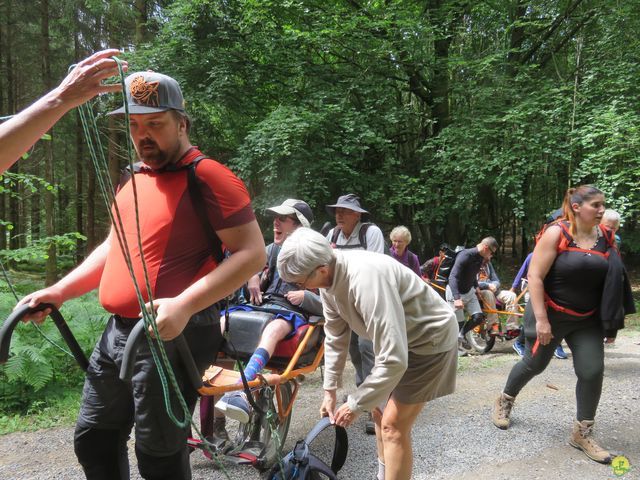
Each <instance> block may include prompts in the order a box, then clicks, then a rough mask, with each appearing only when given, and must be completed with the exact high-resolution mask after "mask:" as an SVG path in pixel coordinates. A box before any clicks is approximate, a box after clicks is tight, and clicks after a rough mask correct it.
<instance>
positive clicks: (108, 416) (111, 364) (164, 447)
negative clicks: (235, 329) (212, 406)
mask: <svg viewBox="0 0 640 480" xmlns="http://www.w3.org/2000/svg"><path fill="white" fill-rule="evenodd" d="M135 323H136V322H135V321H130V320H121V319H119V318H116V317H115V316H112V317H111V318H110V319H109V321H108V323H107V327H106V328H105V331H104V332H103V334H102V337H101V338H100V340H99V341H98V344H97V345H96V347H95V349H94V351H93V354H92V355H91V358H90V360H89V369H88V370H87V375H86V379H85V384H84V389H83V396H82V397H83V398H82V405H81V407H80V414H79V416H78V422H77V425H78V427H81V428H97V429H110V430H123V429H125V430H126V431H127V432H128V431H130V430H131V427H132V426H133V424H134V423H135V440H136V446H137V448H139V449H140V450H141V451H142V452H144V453H146V454H148V455H152V456H157V457H164V456H168V455H173V454H175V453H177V452H179V451H180V450H181V449H182V448H185V446H186V440H187V436H188V433H189V426H187V427H185V428H179V427H177V426H176V425H175V424H174V423H173V422H172V421H171V419H170V418H169V416H168V414H167V411H166V406H165V402H164V396H163V391H162V384H161V381H160V376H159V374H158V370H157V368H156V365H155V363H154V361H153V357H152V355H151V351H150V349H149V345H148V342H147V341H146V339H145V340H144V341H141V342H140V344H139V348H138V353H137V355H136V359H135V367H134V371H133V377H132V381H131V383H129V382H124V381H121V380H120V378H119V373H120V366H121V365H122V356H123V353H124V347H125V344H126V342H127V338H128V337H129V334H130V333H131V329H132V328H133V326H134V325H135ZM219 325H220V315H219V313H218V310H217V308H215V307H210V308H209V309H205V310H203V311H202V312H199V313H198V314H196V315H194V316H193V317H192V318H191V319H190V320H189V323H188V324H187V326H186V328H185V329H184V331H183V334H184V336H185V339H186V340H187V343H188V344H189V347H190V349H191V352H192V354H193V357H194V360H195V361H196V365H197V366H198V369H199V371H201V372H204V370H205V369H206V368H207V367H208V366H209V365H210V364H211V363H213V362H214V361H215V358H216V356H217V353H218V349H219V347H220V344H221V341H222V335H221V333H220V326H219ZM165 349H166V352H167V356H168V358H169V360H170V362H171V366H172V368H173V371H174V373H175V376H176V379H177V381H178V385H180V390H181V392H182V394H183V396H184V398H185V400H186V401H187V405H188V406H189V408H190V410H193V407H194V406H195V403H196V400H197V398H198V394H197V391H196V390H195V389H194V388H193V386H191V384H190V383H189V379H188V376H187V374H186V372H185V370H184V368H183V366H182V362H181V361H180V360H179V358H178V356H177V352H176V348H175V345H174V342H172V341H171V342H166V343H165ZM170 398H171V405H172V408H173V411H174V415H175V417H176V418H178V419H180V420H181V419H183V418H184V413H183V412H182V411H181V407H180V404H179V402H178V399H177V398H176V395H175V393H173V391H172V392H171V397H170Z"/></svg>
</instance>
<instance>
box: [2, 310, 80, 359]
mask: <svg viewBox="0 0 640 480" xmlns="http://www.w3.org/2000/svg"><path fill="white" fill-rule="evenodd" d="M47 308H50V309H51V313H49V315H50V316H51V318H52V319H53V323H55V325H56V327H58V330H59V331H60V335H62V338H63V339H64V341H65V343H66V344H67V346H68V347H69V349H70V350H71V354H72V355H73V358H75V360H76V362H77V363H78V365H80V368H82V370H84V371H86V370H87V368H88V367H89V360H87V357H86V355H85V354H84V351H83V350H82V348H80V345H79V344H78V341H77V340H76V338H75V337H74V336H73V334H72V333H71V330H70V329H69V325H67V322H65V320H64V317H63V316H62V314H61V313H60V312H59V311H58V309H57V308H56V307H55V306H54V305H52V304H50V303H41V304H39V305H38V306H36V307H33V308H31V307H29V305H21V306H20V307H18V308H17V309H15V310H14V311H13V312H12V313H11V315H9V317H8V318H7V319H6V320H5V322H4V324H3V325H2V328H1V329H0V364H3V363H6V361H7V360H8V359H9V346H10V344H11V335H12V334H13V330H14V329H15V328H16V325H18V323H19V322H20V320H22V319H23V318H24V317H25V316H27V315H29V314H31V313H34V312H40V311H42V310H45V309H47Z"/></svg>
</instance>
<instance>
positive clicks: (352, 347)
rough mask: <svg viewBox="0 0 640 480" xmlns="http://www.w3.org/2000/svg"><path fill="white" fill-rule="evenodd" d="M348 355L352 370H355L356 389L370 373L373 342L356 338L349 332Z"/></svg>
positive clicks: (355, 334) (372, 360) (373, 356)
mask: <svg viewBox="0 0 640 480" xmlns="http://www.w3.org/2000/svg"><path fill="white" fill-rule="evenodd" d="M349 355H350V356H351V363H352V364H353V368H355V370H356V387H359V386H360V384H361V383H362V382H364V379H365V378H367V377H368V376H369V374H370V373H371V369H372V368H373V364H374V362H375V355H374V354H373V342H372V341H371V340H367V339H366V338H362V337H360V336H358V334H357V333H356V332H351V340H350V342H349Z"/></svg>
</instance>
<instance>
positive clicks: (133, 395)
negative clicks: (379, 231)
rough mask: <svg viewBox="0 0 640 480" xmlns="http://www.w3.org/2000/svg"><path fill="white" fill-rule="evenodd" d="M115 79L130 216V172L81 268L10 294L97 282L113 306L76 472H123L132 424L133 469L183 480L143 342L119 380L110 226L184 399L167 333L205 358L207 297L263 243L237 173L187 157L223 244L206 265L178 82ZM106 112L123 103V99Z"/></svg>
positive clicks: (178, 432)
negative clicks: (122, 85)
mask: <svg viewBox="0 0 640 480" xmlns="http://www.w3.org/2000/svg"><path fill="white" fill-rule="evenodd" d="M126 89H127V102H128V106H129V112H130V126H131V129H130V134H131V139H132V141H133V144H134V147H135V150H136V153H137V154H138V157H139V159H140V160H141V162H142V163H141V164H139V168H137V169H136V171H135V174H134V175H135V184H136V188H137V198H138V212H137V213H138V215H139V220H138V221H137V220H136V211H135V210H136V209H135V208H134V200H133V188H132V184H133V182H132V181H131V180H129V181H127V182H126V183H124V184H123V185H122V186H121V188H120V189H119V191H118V193H117V195H116V199H115V204H116V205H117V209H118V210H119V212H120V215H121V218H122V231H120V227H119V226H116V227H114V226H113V225H112V227H111V232H110V233H109V236H108V237H107V239H106V240H105V241H104V243H102V244H101V245H100V246H98V247H97V248H96V249H95V250H94V251H93V252H92V253H91V254H90V255H89V256H88V257H87V259H86V260H85V261H84V262H83V263H82V264H81V265H80V266H78V267H77V268H76V269H75V270H73V271H72V272H71V273H69V274H68V275H66V276H65V277H64V278H63V279H61V280H60V281H59V282H57V283H56V284H55V285H53V286H51V287H49V288H46V289H44V290H40V291H37V292H35V293H32V294H30V295H28V296H27V297H25V298H24V299H23V300H22V301H21V302H20V304H25V303H28V304H29V305H30V306H33V307H35V306H37V305H38V304H40V303H45V302H47V303H52V304H54V305H56V306H60V305H61V304H62V303H64V302H65V301H67V300H69V299H71V298H75V297H78V296H80V295H83V294H85V293H87V292H89V291H91V290H94V289H96V288H99V297H100V302H101V304H102V305H103V307H104V308H105V309H106V310H107V311H109V312H110V313H112V316H111V318H110V319H109V321H108V323H107V326H106V329H105V332H104V333H103V335H102V338H101V339H100V340H99V341H98V344H97V345H96V348H95V350H94V352H93V354H92V356H91V359H90V366H89V369H88V371H87V377H86V381H85V386H84V394H83V400H82V406H81V410H80V415H79V417H78V422H77V425H76V432H75V451H76V455H77V457H78V460H79V462H80V464H81V465H82V467H83V469H84V471H85V475H86V477H87V478H88V479H91V480H93V479H105V480H106V479H108V480H117V479H128V478H129V465H128V459H127V444H126V442H127V439H128V437H129V433H130V431H131V427H132V425H133V424H134V423H135V439H136V446H135V451H136V457H137V459H138V469H139V470H140V474H141V475H142V477H143V478H145V479H154V480H156V479H167V480H169V479H171V480H176V479H177V480H180V479H190V478H191V469H190V465H189V455H188V451H187V448H186V438H187V434H188V429H185V428H178V427H177V426H176V425H175V424H173V422H171V420H170V419H169V416H168V415H167V413H166V412H165V405H164V401H163V394H162V387H161V383H160V379H159V376H158V373H157V369H156V367H155V365H154V363H153V359H152V358H151V353H150V351H149V347H148V345H147V344H146V342H144V346H142V347H141V348H140V351H139V353H138V355H137V356H136V361H135V368H134V374H133V378H132V381H131V383H129V382H123V381H121V380H120V379H119V378H118V372H119V369H120V365H121V363H122V350H123V348H124V344H125V343H126V340H127V338H128V336H129V333H130V332H131V329H132V328H133V325H134V324H135V323H136V322H137V321H138V317H139V316H140V311H141V305H139V303H138V300H137V297H136V294H135V290H134V283H133V280H132V278H131V276H130V274H129V270H128V267H127V263H126V261H125V256H124V254H123V252H122V250H121V247H120V244H119V242H118V241H117V240H116V238H117V236H116V229H117V231H118V232H119V233H120V235H121V236H123V237H124V238H126V240H127V243H128V247H129V252H130V256H131V259H132V263H133V265H132V266H133V273H134V275H135V277H136V280H137V283H138V284H139V285H140V288H141V290H142V295H143V297H144V300H145V302H146V301H148V300H149V298H150V296H149V295H148V292H147V290H146V286H145V282H144V273H143V270H144V269H143V264H142V261H141V256H142V255H144V259H145V264H146V269H147V272H148V278H149V283H150V287H151V290H152V291H151V293H152V295H151V297H152V298H153V306H154V308H155V310H156V322H157V326H158V331H159V333H160V336H161V338H162V340H164V341H165V342H166V343H165V348H166V350H167V354H168V356H169V359H170V361H171V363H172V366H173V368H174V370H175V373H176V377H177V378H178V383H179V384H180V385H181V391H182V394H183V395H184V397H185V400H186V401H187V404H188V406H189V407H191V408H193V407H194V406H195V402H196V399H197V393H196V392H195V391H194V390H193V388H192V387H190V386H189V384H188V381H187V376H186V373H185V372H184V371H183V369H182V367H181V363H180V362H179V360H178V358H177V353H176V351H175V346H174V345H173V342H170V340H172V339H174V338H175V337H177V336H178V335H179V334H180V333H184V336H185V338H186V339H187V342H188V343H189V345H190V347H191V350H192V352H193V355H194V358H195V360H196V363H197V364H198V366H199V367H200V368H201V369H202V370H204V368H205V367H206V366H207V365H208V364H209V363H211V362H212V361H213V360H214V359H215V355H216V353H217V349H218V347H219V345H220V342H221V334H220V328H219V313H218V311H217V308H216V306H215V305H212V304H215V303H216V302H218V301H219V300H221V299H222V298H224V297H225V296H227V295H229V294H231V293H232V292H233V291H234V290H236V289H237V288H239V287H240V286H241V285H242V284H244V283H245V282H246V281H247V279H248V278H249V277H251V275H253V274H254V273H255V272H256V271H258V270H259V269H260V268H261V267H262V266H263V265H264V264H265V261H266V258H265V246H264V240H263V238H262V234H261V232H260V228H259V227H258V224H257V222H256V219H255V216H254V214H253V209H252V207H251V202H250V199H249V196H248V193H247V190H246V188H245V186H244V185H243V183H242V182H241V181H240V180H239V179H238V178H237V177H236V176H235V175H234V174H233V173H232V172H231V171H230V170H229V169H227V168H226V167H224V166H223V165H221V164H219V163H218V162H216V161H214V160H211V159H204V160H202V161H199V162H197V163H196V166H195V169H196V170H195V172H196V176H197V177H196V178H197V183H198V187H199V189H200V192H201V194H202V199H203V201H204V203H205V211H206V215H207V218H208V221H209V224H210V225H211V228H212V229H213V231H215V233H216V234H217V236H218V237H219V238H220V240H221V242H222V243H224V245H225V246H226V248H227V249H228V250H229V251H231V252H232V254H233V255H231V256H230V257H229V259H228V260H226V261H225V262H224V263H222V264H220V265H218V264H217V262H216V261H215V259H214V257H213V254H214V252H213V251H212V245H211V241H210V238H209V237H208V236H207V234H206V232H205V227H204V225H203V223H204V220H203V219H201V218H199V216H198V214H197V213H196V209H195V208H194V204H193V202H192V198H191V195H190V192H189V189H188V182H187V166H188V165H189V164H190V163H192V162H194V160H197V159H199V158H202V157H203V156H202V154H201V152H200V151H199V150H198V148H197V147H194V146H192V145H191V143H190V141H189V126H190V120H189V117H188V116H187V115H186V113H185V111H184V100H183V98H182V93H181V91H180V87H179V85H178V83H177V82H176V81H175V80H174V79H173V78H171V77H168V76H166V75H162V74H159V73H155V72H139V73H134V74H132V75H130V76H129V77H127V79H126ZM112 113H114V114H120V113H123V109H119V110H116V111H115V112H112ZM116 205H114V207H113V210H114V214H115V210H116ZM138 223H139V227H140V237H141V238H140V240H141V241H140V245H141V246H142V252H141V251H139V247H138V238H137V235H138V233H137V224H138ZM144 308H149V304H147V305H145V306H144ZM46 314H48V312H47V311H45V312H40V313H34V314H33V315H31V317H29V318H28V319H26V320H35V321H38V322H41V321H42V320H43V319H44V316H45V315H46ZM172 404H173V405H176V404H177V403H176V401H175V400H174V401H173V402H172ZM177 415H178V417H180V414H179V413H178V414H177Z"/></svg>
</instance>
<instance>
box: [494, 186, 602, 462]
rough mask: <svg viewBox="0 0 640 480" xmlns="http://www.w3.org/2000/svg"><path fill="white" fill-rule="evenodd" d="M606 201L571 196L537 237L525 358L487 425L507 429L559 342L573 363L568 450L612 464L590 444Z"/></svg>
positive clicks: (595, 195)
mask: <svg viewBox="0 0 640 480" xmlns="http://www.w3.org/2000/svg"><path fill="white" fill-rule="evenodd" d="M604 210H605V204H604V195H603V193H602V192H601V191H600V190H598V189H597V188H595V187H592V186H589V185H583V186H581V187H578V188H576V189H569V190H568V191H567V194H566V195H565V199H564V202H563V217H562V218H561V219H560V220H558V221H556V222H555V223H554V224H551V225H550V226H549V227H548V228H547V229H546V231H545V232H544V233H543V234H542V236H541V237H540V239H539V241H538V243H537V245H536V248H535V250H534V252H533V257H532V259H531V266H530V267H529V275H528V280H529V291H530V293H531V297H530V298H531V300H530V302H529V304H528V305H527V308H526V311H525V315H524V324H525V327H524V328H525V338H526V340H525V349H526V351H525V355H524V357H523V358H522V360H521V361H520V362H518V363H517V364H516V365H515V366H514V367H513V369H512V370H511V373H510V374H509V378H508V379H507V384H506V385H505V388H504V391H503V393H501V394H500V396H499V397H498V398H497V399H496V402H495V405H494V409H493V413H492V421H493V423H494V424H495V425H496V426H497V427H498V428H501V429H506V428H508V427H509V423H510V415H511V408H512V406H513V402H514V400H515V397H516V395H518V393H520V390H521V389H522V388H523V387H524V386H525V385H526V384H527V383H528V382H529V381H530V380H531V379H532V378H533V377H534V376H536V375H538V374H539V373H541V372H542V371H544V369H545V368H546V367H547V365H548V364H549V362H550V361H551V358H552V357H553V352H554V350H555V348H556V346H557V345H558V344H559V343H560V342H561V341H562V339H563V338H564V339H565V340H566V342H567V344H568V345H569V348H570V349H571V352H572V353H573V357H574V359H573V360H574V369H575V372H576V376H577V377H578V381H577V384H576V401H577V413H576V421H575V422H574V427H573V432H572V434H571V438H570V440H569V443H570V444H571V445H572V446H574V447H576V448H578V449H580V450H582V451H583V452H584V453H585V454H586V455H587V456H588V457H589V458H591V459H592V460H595V461H597V462H600V463H610V462H611V458H612V457H611V455H610V454H609V452H607V451H606V450H605V449H603V448H602V447H600V446H599V445H598V444H597V443H596V442H595V440H594V439H593V437H592V436H591V431H592V428H593V423H594V417H595V413H596V410H597V407H598V402H599V400H600V393H601V391H602V379H603V373H604V348H603V336H604V335H603V330H602V326H601V322H600V319H599V316H598V309H599V307H600V301H601V298H602V291H603V288H604V283H605V278H606V275H607V271H608V265H609V262H608V253H607V250H608V248H609V247H610V245H609V241H610V239H612V236H611V235H610V234H609V232H608V231H607V230H606V229H604V228H601V227H600V226H599V223H600V220H601V218H602V215H603V213H604Z"/></svg>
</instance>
